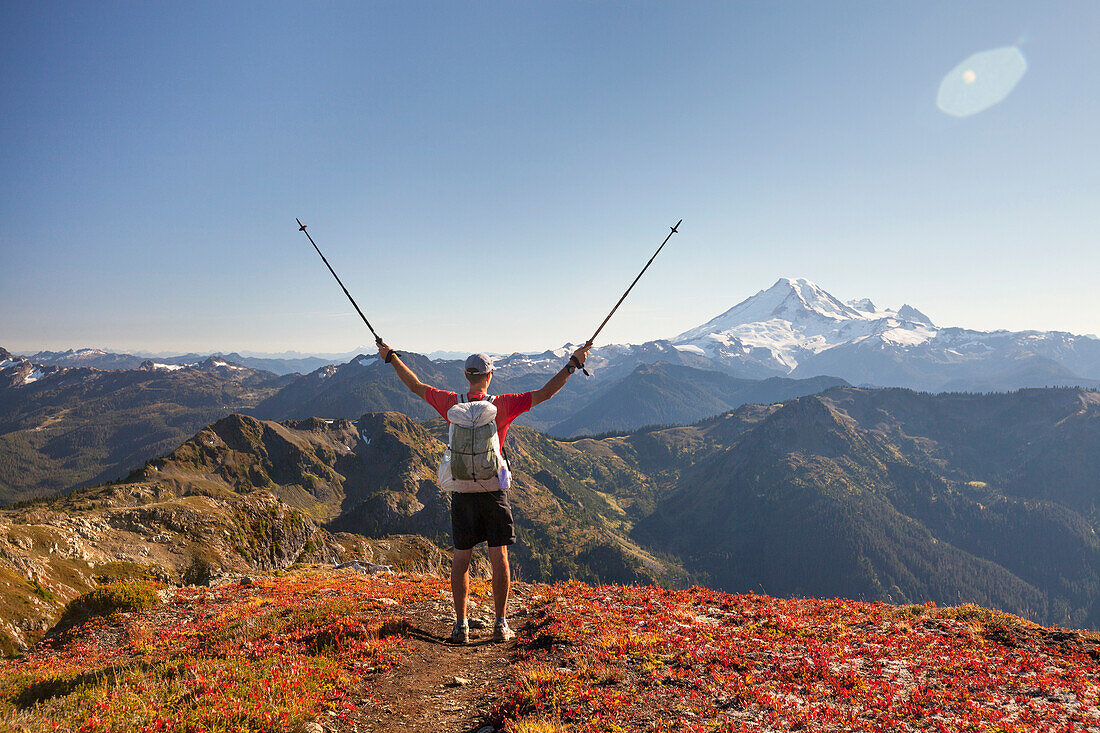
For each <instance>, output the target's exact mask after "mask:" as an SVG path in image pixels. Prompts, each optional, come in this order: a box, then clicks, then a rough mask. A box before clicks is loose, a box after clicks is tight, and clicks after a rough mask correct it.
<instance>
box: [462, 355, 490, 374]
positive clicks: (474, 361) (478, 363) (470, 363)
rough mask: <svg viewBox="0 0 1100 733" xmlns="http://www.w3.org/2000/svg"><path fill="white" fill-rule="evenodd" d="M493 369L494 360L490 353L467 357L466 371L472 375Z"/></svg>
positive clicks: (486, 372)
mask: <svg viewBox="0 0 1100 733" xmlns="http://www.w3.org/2000/svg"><path fill="white" fill-rule="evenodd" d="M491 371H493V360H492V359H490V358H489V355H488V354H471V355H470V356H468V357H466V373H467V374H469V375H470V376H471V377H474V376H478V375H481V374H488V373H489V372H491Z"/></svg>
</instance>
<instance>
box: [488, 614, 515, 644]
mask: <svg viewBox="0 0 1100 733" xmlns="http://www.w3.org/2000/svg"><path fill="white" fill-rule="evenodd" d="M515 638H516V632H514V631H512V630H511V629H510V628H508V622H507V621H506V620H505V619H500V620H499V621H497V623H496V626H494V627H493V641H511V640H512V639H515Z"/></svg>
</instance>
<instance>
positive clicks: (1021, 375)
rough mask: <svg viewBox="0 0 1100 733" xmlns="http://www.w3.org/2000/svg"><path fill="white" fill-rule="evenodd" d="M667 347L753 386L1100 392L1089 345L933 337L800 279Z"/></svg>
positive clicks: (1035, 336)
mask: <svg viewBox="0 0 1100 733" xmlns="http://www.w3.org/2000/svg"><path fill="white" fill-rule="evenodd" d="M671 341H672V344H673V345H674V346H675V347H676V348H678V349H683V350H690V351H693V352H695V353H696V354H698V355H700V356H704V357H706V358H708V359H710V360H711V361H712V362H713V363H714V364H715V365H716V366H717V368H721V369H724V370H727V371H729V372H730V373H733V374H737V375H739V376H747V377H756V378H760V377H767V376H791V377H810V376H819V375H831V376H835V377H840V378H842V379H845V380H847V381H849V382H851V383H853V384H867V385H875V386H884V387H890V386H898V387H909V388H911V389H918V390H927V391H931V392H941V391H984V392H989V391H1003V390H1011V389H1019V388H1021V387H1046V386H1087V387H1095V386H1100V339H1097V338H1096V337H1095V336H1075V335H1073V334H1069V333H1064V332H1060V331H1018V332H1013V331H992V332H986V331H973V330H968V329H963V328H940V327H938V326H936V325H934V324H933V323H932V321H931V319H929V318H928V317H927V316H926V315H924V314H923V313H921V312H920V311H919V310H917V309H916V308H914V307H912V306H909V305H904V306H902V307H901V308H899V309H898V310H896V311H894V310H890V309H884V308H879V307H876V306H875V304H874V303H872V302H871V301H870V300H868V299H866V298H865V299H862V300H852V301H848V302H846V303H842V302H841V301H840V300H838V299H837V298H835V297H833V296H832V295H830V294H829V293H828V292H826V291H825V290H823V289H822V288H820V287H818V286H817V285H815V284H814V283H812V282H810V281H809V280H805V279H794V280H790V279H787V278H780V279H779V280H778V281H777V282H776V283H775V284H774V285H772V286H771V287H770V288H768V289H767V290H761V291H760V292H759V293H757V294H756V295H754V296H752V297H751V298H748V299H746V300H744V301H742V302H741V303H738V304H737V305H735V306H734V307H733V308H730V309H729V310H728V311H726V312H725V313H723V314H721V315H720V316H717V317H716V318H713V319H711V320H710V321H708V322H707V323H705V324H703V325H702V326H699V327H698V328H694V329H692V330H690V331H686V332H684V333H682V334H680V335H679V336H676V337H675V338H673V339H672V340H671Z"/></svg>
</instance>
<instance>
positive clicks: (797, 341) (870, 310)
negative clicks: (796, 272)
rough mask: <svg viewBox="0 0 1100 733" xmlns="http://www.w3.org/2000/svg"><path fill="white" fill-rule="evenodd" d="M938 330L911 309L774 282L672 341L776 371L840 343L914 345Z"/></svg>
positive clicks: (801, 283) (796, 282) (803, 282)
mask: <svg viewBox="0 0 1100 733" xmlns="http://www.w3.org/2000/svg"><path fill="white" fill-rule="evenodd" d="M937 332H938V329H937V328H936V326H935V325H933V324H932V322H931V320H930V319H929V318H928V317H927V316H925V315H924V314H923V313H921V312H920V311H918V310H917V309H916V308H913V307H911V306H908V305H906V306H903V307H902V308H901V310H898V311H893V310H889V309H880V308H877V307H876V306H875V304H874V303H872V302H871V300H870V299H869V298H863V299H862V300H852V301H848V302H847V303H843V302H841V301H840V300H838V299H837V298H835V297H833V296H832V295H830V294H829V293H828V292H826V291H825V290H824V289H823V288H821V287H819V286H818V285H816V284H814V283H812V282H810V281H809V280H807V279H805V278H794V279H791V278H785V277H782V278H779V280H777V281H776V283H775V284H774V285H772V286H771V287H770V288H768V289H767V290H761V291H760V292H758V293H757V294H756V295H754V296H752V297H751V298H747V299H745V300H743V301H741V302H740V303H738V304H737V305H735V306H733V307H732V308H730V309H729V310H728V311H726V312H725V313H723V314H722V315H720V316H718V317H716V318H713V319H711V320H710V321H707V322H706V323H704V324H703V325H702V326H699V327H698V328H693V329H692V330H690V331H686V332H684V333H682V334H680V335H679V336H676V337H675V338H673V339H672V343H673V344H675V345H676V346H677V347H684V346H694V347H696V348H698V349H701V350H702V351H703V353H704V354H706V355H707V356H709V357H711V358H714V359H717V360H719V361H731V360H732V361H759V362H762V363H764V364H767V362H768V361H769V359H768V357H767V355H766V354H765V353H763V352H762V351H761V350H763V351H766V352H768V353H769V354H770V361H772V362H773V364H774V368H775V369H776V371H786V372H787V373H789V372H791V371H793V370H794V369H796V368H797V367H798V365H799V362H800V361H802V360H803V359H805V357H806V356H807V355H809V354H818V353H820V352H822V351H825V350H827V349H831V348H834V347H836V346H839V345H841V344H848V343H858V342H861V341H868V340H880V341H883V342H887V343H893V344H904V345H909V346H915V345H917V344H922V343H925V342H927V341H929V340H931V339H933V338H935V336H936V333H937Z"/></svg>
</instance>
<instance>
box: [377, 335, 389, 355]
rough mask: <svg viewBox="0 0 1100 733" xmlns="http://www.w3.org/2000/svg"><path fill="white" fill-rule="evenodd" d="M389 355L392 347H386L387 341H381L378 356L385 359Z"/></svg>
mask: <svg viewBox="0 0 1100 733" xmlns="http://www.w3.org/2000/svg"><path fill="white" fill-rule="evenodd" d="M388 353H390V347H389V346H387V345H386V342H385V341H381V340H380V341H379V342H378V355H379V356H381V357H382V358H383V359H385V358H386V354H388Z"/></svg>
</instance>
